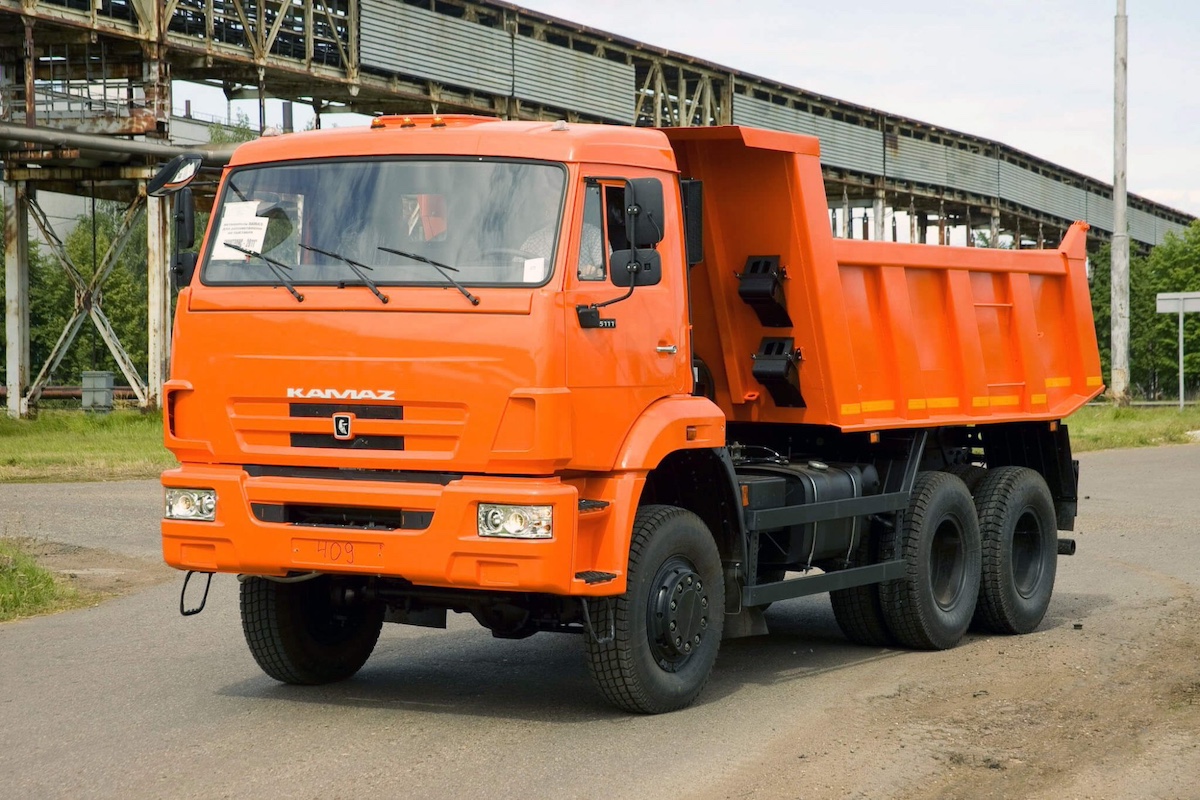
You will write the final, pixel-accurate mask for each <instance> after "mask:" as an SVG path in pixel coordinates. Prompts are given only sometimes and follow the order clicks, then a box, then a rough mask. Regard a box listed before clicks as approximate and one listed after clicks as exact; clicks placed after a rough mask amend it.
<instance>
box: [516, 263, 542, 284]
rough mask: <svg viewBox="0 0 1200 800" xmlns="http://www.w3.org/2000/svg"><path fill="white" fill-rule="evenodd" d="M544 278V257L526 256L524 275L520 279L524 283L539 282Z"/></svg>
mask: <svg viewBox="0 0 1200 800" xmlns="http://www.w3.org/2000/svg"><path fill="white" fill-rule="evenodd" d="M545 279H546V259H544V258H527V259H525V275H524V277H523V278H522V280H523V281H524V282H525V283H541V282H542V281H544V280H545Z"/></svg>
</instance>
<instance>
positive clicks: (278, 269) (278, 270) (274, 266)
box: [221, 242, 304, 303]
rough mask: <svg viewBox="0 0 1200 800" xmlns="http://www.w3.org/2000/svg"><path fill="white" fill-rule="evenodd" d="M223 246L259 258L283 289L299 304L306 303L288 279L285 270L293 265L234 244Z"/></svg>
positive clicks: (225, 243) (226, 243)
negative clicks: (277, 279)
mask: <svg viewBox="0 0 1200 800" xmlns="http://www.w3.org/2000/svg"><path fill="white" fill-rule="evenodd" d="M221 244H223V245H225V246H226V247H228V248H229V249H230V250H236V251H238V252H239V253H245V254H246V255H248V256H250V257H251V258H257V259H258V260H260V261H262V262H263V263H264V264H266V265H267V266H268V267H270V268H271V272H274V273H275V277H276V278H279V282H280V283H282V284H283V288H285V289H287V290H288V291H289V292H291V293H292V297H294V298H296V302H297V303H303V302H304V295H302V294H300V293H299V292H297V291H296V287H295V286H294V285H293V284H292V281H291V279H290V278H288V276H287V273H285V272H284V270H285V269H291V265H289V264H284V263H283V262H282V261H276V260H275V259H273V258H271V257H270V256H264V255H263V254H262V253H260V252H258V251H257V250H247V249H246V248H245V247H241V246H239V245H236V244H233V243H232V242H222V243H221Z"/></svg>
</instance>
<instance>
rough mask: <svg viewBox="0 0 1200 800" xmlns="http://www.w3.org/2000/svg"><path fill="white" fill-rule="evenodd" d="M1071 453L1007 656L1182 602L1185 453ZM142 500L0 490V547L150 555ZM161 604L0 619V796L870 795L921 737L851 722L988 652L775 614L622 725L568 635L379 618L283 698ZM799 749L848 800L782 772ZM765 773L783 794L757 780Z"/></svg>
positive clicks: (1197, 562) (1186, 566)
mask: <svg viewBox="0 0 1200 800" xmlns="http://www.w3.org/2000/svg"><path fill="white" fill-rule="evenodd" d="M1082 461H1083V471H1082V475H1083V483H1082V490H1081V494H1082V495H1086V497H1087V499H1085V500H1084V501H1083V502H1082V507H1081V515H1080V518H1079V526H1078V531H1077V533H1076V534H1075V535H1076V537H1077V539H1078V540H1079V554H1078V555H1077V556H1075V557H1074V558H1072V559H1062V560H1061V561H1060V567H1059V578H1058V585H1057V589H1056V593H1055V601H1054V603H1053V605H1052V607H1051V610H1050V613H1049V615H1048V617H1047V619H1046V621H1045V622H1044V623H1043V625H1042V628H1041V629H1040V630H1039V631H1038V632H1036V633H1035V634H1033V635H1031V636H1027V637H1022V638H1021V641H1022V642H1024V643H1025V644H1024V645H1023V646H1024V647H1026V648H1027V653H1026V655H1025V656H1022V658H1031V659H1037V658H1049V657H1050V656H1051V655H1052V654H1054V653H1055V652H1056V651H1055V650H1054V649H1053V648H1054V647H1055V646H1056V645H1057V646H1060V647H1061V646H1064V645H1066V644H1067V643H1070V646H1073V647H1079V646H1081V645H1079V642H1081V641H1083V640H1082V639H1081V638H1079V637H1080V636H1081V632H1080V631H1079V630H1077V629H1076V627H1075V626H1076V625H1083V626H1086V632H1087V633H1089V634H1091V633H1093V632H1096V631H1099V632H1100V637H1102V636H1103V633H1104V631H1105V630H1106V629H1108V630H1112V631H1117V630H1118V629H1119V623H1120V620H1121V619H1122V617H1123V615H1124V614H1125V613H1126V610H1127V609H1134V608H1136V609H1140V610H1139V612H1138V613H1142V614H1145V613H1147V612H1146V609H1147V608H1152V607H1153V604H1155V603H1167V602H1170V601H1171V600H1172V598H1178V597H1179V596H1180V595H1181V594H1186V595H1189V596H1190V595H1191V594H1193V593H1194V592H1195V591H1196V590H1197V588H1200V586H1198V584H1200V548H1197V547H1196V539H1195V533H1196V532H1195V530H1194V520H1195V519H1196V518H1197V512H1198V511H1200V497H1198V496H1197V493H1196V491H1195V478H1196V475H1198V474H1200V445H1189V446H1179V447H1165V448H1158V449H1152V450H1140V451H1113V452H1107V453H1096V454H1085V455H1084V457H1083V458H1082ZM159 503H160V499H159V489H158V487H157V484H156V483H154V482H141V481H139V482H124V483H115V484H85V485H41V486H28V485H26V486H13V485H8V486H0V523H2V525H3V531H4V534H5V535H9V536H13V535H29V534H34V535H38V536H40V537H42V538H46V539H53V540H56V541H63V542H67V543H74V544H81V545H87V546H91V547H102V548H107V549H110V550H114V551H117V552H121V553H125V554H128V555H133V556H149V555H152V554H154V553H156V552H157V549H158V539H157V518H158V515H159ZM178 589H179V583H178V582H172V583H170V584H165V585H160V586H157V587H155V588H152V589H149V590H145V591H142V592H140V593H138V594H134V595H130V596H127V597H124V598H121V599H117V600H113V601H110V602H107V603H104V604H102V605H100V606H98V607H95V608H91V609H86V610H82V611H75V612H70V613H64V614H60V615H56V616H51V617H43V618H39V619H33V620H26V621H22V622H17V623H11V624H5V625H0V776H2V777H0V781H2V783H0V795H2V796H5V797H14V798H24V797H51V796H53V797H59V796H62V797H131V796H133V797H244V796H268V797H351V796H358V797H363V796H369V795H376V796H380V797H406V798H440V797H454V798H460V799H466V798H476V797H480V798H482V797H500V796H509V797H518V796H519V797H532V798H537V797H556V798H570V797H584V798H587V797H604V798H608V799H612V798H625V797H629V798H635V797H636V798H646V797H695V796H712V797H735V796H744V795H746V794H755V795H756V796H800V795H804V796H808V797H823V796H836V797H841V796H861V797H880V796H888V795H895V794H899V793H902V792H901V790H902V789H904V787H909V786H911V785H913V784H914V782H919V781H921V780H923V779H924V778H925V777H927V776H929V775H931V774H935V773H936V772H937V770H938V769H940V767H939V765H938V763H934V762H935V760H936V759H934V758H933V757H927V756H924V755H919V753H921V752H924V751H921V750H920V749H919V748H917V747H914V748H913V749H912V750H910V751H908V754H906V755H905V754H904V752H905V751H903V750H899V749H896V748H895V747H890V746H889V747H880V746H879V743H880V742H882V741H884V740H887V741H901V742H903V741H916V739H915V738H914V737H919V736H921V735H924V734H925V733H927V731H926V732H923V731H921V730H916V729H911V730H907V732H905V730H904V729H905V726H906V724H907V723H906V719H907V717H906V716H905V715H904V714H901V715H899V716H893V717H890V718H889V721H886V722H881V723H879V724H877V725H876V727H871V725H868V724H866V723H862V720H863V719H866V718H865V717H864V716H863V715H864V714H869V709H870V708H871V704H872V703H873V702H877V701H878V702H883V700H881V698H895V697H899V696H906V697H926V698H933V697H936V695H937V692H938V689H939V686H941V685H948V683H949V682H951V681H956V680H962V679H963V676H964V675H965V676H966V678H967V679H974V677H975V675H976V672H974V671H977V674H978V677H979V681H980V683H981V685H985V686H986V685H987V681H988V678H987V676H988V675H989V672H988V671H987V665H988V664H990V663H992V662H993V661H994V660H995V659H997V658H1002V657H1003V653H1004V652H1005V649H1004V648H1005V644H1004V643H1005V641H1012V640H1003V639H995V638H989V637H982V636H970V637H968V639H967V640H966V641H964V643H963V644H962V645H960V646H959V647H958V648H956V649H955V650H952V651H947V652H944V653H915V652H905V651H899V650H886V649H873V648H864V647H856V646H853V645H850V644H848V643H846V641H845V640H844V639H843V638H842V637H841V635H840V634H839V632H838V630H837V627H836V625H835V624H834V621H833V617H832V614H831V613H830V611H829V609H828V603H827V601H825V600H824V599H823V598H813V599H806V600H799V601H791V602H787V603H781V604H777V605H776V606H774V607H773V608H772V610H771V611H770V612H769V613H768V615H767V616H768V621H769V623H770V626H771V629H772V632H771V634H770V635H769V636H766V637H757V638H752V639H743V640H736V641H730V642H726V643H724V644H723V646H722V650H721V655H720V657H719V659H718V662H717V667H716V670H715V672H714V675H713V678H712V680H711V682H710V684H709V686H708V688H707V689H706V691H705V692H704V694H703V695H702V696H701V698H700V701H699V703H698V704H697V705H696V706H694V707H693V708H690V709H687V710H685V711H682V712H677V713H675V714H669V715H665V716H659V717H636V716H628V715H625V714H621V713H618V712H615V711H613V710H611V709H610V708H608V707H607V706H606V705H605V703H604V702H603V701H602V700H601V698H600V697H599V696H598V694H597V693H596V692H595V691H594V690H593V688H592V686H591V683H590V680H589V678H588V675H587V671H586V668H585V666H584V663H583V658H582V649H581V642H580V641H579V640H578V639H577V638H575V637H570V636H564V635H551V634H539V635H537V636H534V637H532V638H530V639H527V640H523V641H516V642H512V641H501V640H495V639H492V638H491V637H490V635H489V634H488V633H487V632H486V631H485V630H483V629H481V628H479V627H478V626H477V625H476V624H475V623H474V621H473V620H471V619H469V618H467V619H463V618H452V619H451V624H450V628H449V630H446V631H433V630H426V629H421V628H410V627H407V626H396V625H387V626H385V627H384V634H383V637H382V638H381V640H380V643H379V646H378V648H377V650H376V651H375V654H374V655H373V656H372V658H371V660H370V661H369V662H368V663H367V665H366V667H365V668H364V669H363V670H362V672H360V673H359V675H358V676H356V677H355V678H354V679H352V680H350V681H347V682H345V683H342V684H338V685H334V686H328V687H317V688H300V687H289V686H282V685H279V684H277V683H275V682H274V681H272V680H270V679H268V678H267V677H265V676H264V675H263V674H262V673H261V672H260V671H259V670H258V668H257V666H256V665H255V663H254V662H253V660H252V659H251V657H250V655H249V653H248V651H247V650H246V647H245V645H244V643H243V641H242V636H241V629H240V624H239V621H238V612H237V584H236V581H235V580H234V579H233V578H232V577H230V576H218V577H217V579H216V580H215V581H214V584H213V590H212V596H211V598H210V600H209V603H208V608H207V609H206V610H205V611H204V613H203V614H201V615H200V616H198V617H193V618H188V619H185V618H181V617H180V616H179V614H178V611H177V605H178ZM452 617H453V615H452ZM1071 637H1075V638H1073V639H1072V638H1071ZM1096 641H1097V642H1098V643H1099V642H1101V641H1102V638H1099V637H1098V638H1097V639H1096ZM1099 646H1100V645H1099V644H1097V647H1099ZM1057 652H1060V653H1061V652H1063V651H1062V650H1059V651H1057ZM997 653H998V654H999V655H997ZM980 691H982V692H983V693H984V694H986V693H987V692H986V690H983V689H981V690H980ZM993 691H995V689H994V688H993ZM914 692H915V694H914ZM888 702H894V701H891V700H889V701H888ZM912 702H918V701H915V700H914V701H912ZM914 710H915V709H914ZM851 719H857V720H859V723H856V724H855V726H854V727H853V728H849V727H845V726H846V725H848V724H849V723H848V722H847V721H848V720H851ZM844 730H853V737H851V736H849V735H846V736H843V735H842V733H841V731H844ZM897 732H900V733H903V734H904V735H905V736H908V737H909V738H908V739H905V738H904V737H903V736H901V737H900V738H899V739H897V738H896V736H895V734H897ZM806 743H811V747H808V746H807V745H806ZM903 746H904V745H903V744H900V745H898V746H897V747H903ZM822 748H823V750H822V752H824V753H825V754H826V755H825V757H826V759H827V763H836V764H838V765H839V768H842V769H844V770H845V772H846V773H848V774H853V775H854V777H853V780H852V782H851V783H850V784H847V783H846V782H845V780H843V782H842V783H840V784H835V783H831V782H830V781H831V776H830V775H827V774H812V773H805V772H804V767H803V765H804V763H805V762H804V761H803V759H804V758H805V757H806V754H808V755H810V756H811V755H816V756H819V755H820V752H817V751H818V750H821V749H822ZM785 751H786V752H787V753H788V754H789V755H788V756H787V758H788V759H789V763H787V764H783V763H781V762H780V759H781V757H780V756H779V753H782V752H785ZM831 752H832V753H833V755H829V754H830V753H831ZM797 753H798V755H797ZM835 757H836V759H837V761H836V762H828V759H829V758H835ZM1188 757H1189V758H1195V756H1188ZM797 759H800V760H797ZM1186 763H1188V764H1191V763H1193V762H1191V761H1189V762H1186ZM1195 763H1196V764H1200V761H1196V762H1195ZM771 774H775V775H777V776H788V777H787V778H786V779H784V778H777V779H775V782H774V783H771V782H768V783H766V784H763V783H762V780H761V778H762V776H763V775H771ZM793 775H794V776H795V779H796V781H797V783H796V785H795V786H794V787H792V788H794V790H795V791H794V793H793V792H792V791H790V790H789V789H788V788H787V786H789V785H790V784H789V783H788V781H790V780H791V777H790V776H793ZM756 776H757V778H756ZM843 777H844V776H843ZM756 780H758V782H757V783H756ZM781 782H782V783H783V784H784V785H783V786H782V787H781V785H780V784H781ZM756 786H757V787H758V788H757V789H756V788H754V787H756ZM764 786H765V787H766V788H763V787H764ZM847 786H850V787H851V788H852V790H853V791H852V792H848V791H846V787H847ZM744 787H750V788H748V789H745V790H744V791H743V788H744ZM838 787H841V788H838ZM1189 791H1190V790H1189ZM1115 794H1119V793H1115ZM1106 796H1114V795H1106ZM1131 796H1136V795H1131ZM1179 796H1184V795H1179Z"/></svg>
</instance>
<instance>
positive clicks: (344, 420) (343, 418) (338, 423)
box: [333, 414, 354, 440]
mask: <svg viewBox="0 0 1200 800" xmlns="http://www.w3.org/2000/svg"><path fill="white" fill-rule="evenodd" d="M351 419H353V417H352V416H351V415H350V414H334V415H333V438H335V439H343V440H345V439H353V438H354V433H353V432H352V431H351V430H350V420H351Z"/></svg>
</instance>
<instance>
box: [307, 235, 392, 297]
mask: <svg viewBox="0 0 1200 800" xmlns="http://www.w3.org/2000/svg"><path fill="white" fill-rule="evenodd" d="M300 246H301V247H303V248H304V249H305V250H311V251H312V252H314V253H320V254H321V255H323V256H329V257H330V258H336V259H337V260H338V261H341V262H342V263H343V264H345V265H346V266H347V267H349V268H350V269H351V270H353V271H354V274H355V275H357V276H358V277H359V279H360V280H362V282H363V283H364V284H365V285H366V287H367V288H368V289H370V290H371V293H372V294H374V295H375V296H376V297H378V298H379V302H381V303H383V304H384V305H387V301H388V297H387V295H386V294H384V293H383V292H381V291H379V287H378V286H376V285H375V281H373V280H371V279H370V278H368V277H367V274H366V273H365V272H363V270H364V269H371V267H368V266H367V265H366V264H363V263H361V262H359V261H355V260H354V259H352V258H346V257H345V256H344V255H342V254H341V253H334V252H332V251H330V250H322V249H321V248H319V247H313V246H312V245H311V244H303V243H301V245H300Z"/></svg>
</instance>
